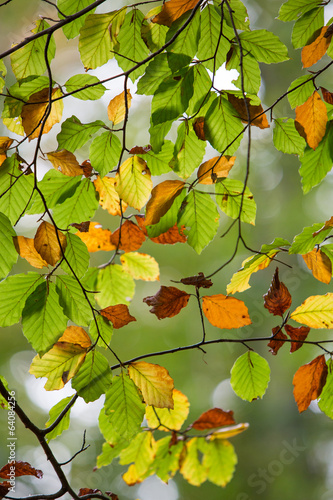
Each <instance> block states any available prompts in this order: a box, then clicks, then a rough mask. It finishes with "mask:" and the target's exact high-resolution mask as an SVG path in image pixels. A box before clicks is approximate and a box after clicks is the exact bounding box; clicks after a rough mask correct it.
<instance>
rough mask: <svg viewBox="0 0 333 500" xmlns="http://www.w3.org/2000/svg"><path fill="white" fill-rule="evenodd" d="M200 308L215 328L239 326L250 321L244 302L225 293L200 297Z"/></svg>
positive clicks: (248, 323)
mask: <svg viewBox="0 0 333 500" xmlns="http://www.w3.org/2000/svg"><path fill="white" fill-rule="evenodd" d="M202 310H203V312H204V315H205V316H206V318H207V319H208V321H209V322H210V323H211V324H212V325H213V326H216V327H217V328H227V329H230V328H241V327H242V326H245V325H250V324H251V323H252V321H251V319H250V316H249V313H248V310H247V307H246V305H245V304H244V302H243V301H242V300H239V299H235V298H234V297H230V296H227V295H222V294H218V295H211V296H204V297H202Z"/></svg>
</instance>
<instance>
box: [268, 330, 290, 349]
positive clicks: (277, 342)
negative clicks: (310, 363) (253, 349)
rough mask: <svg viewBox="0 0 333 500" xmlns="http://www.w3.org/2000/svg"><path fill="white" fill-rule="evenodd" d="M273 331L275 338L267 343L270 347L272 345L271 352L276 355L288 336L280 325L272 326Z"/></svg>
mask: <svg viewBox="0 0 333 500" xmlns="http://www.w3.org/2000/svg"><path fill="white" fill-rule="evenodd" d="M272 333H273V338H272V340H270V341H269V342H268V344H267V345H268V347H270V350H269V352H271V353H272V354H274V355H276V354H277V353H278V351H279V349H280V348H281V347H282V346H283V344H284V343H285V341H286V339H287V338H288V337H287V335H285V334H284V333H283V331H282V329H281V327H280V326H275V327H274V328H272Z"/></svg>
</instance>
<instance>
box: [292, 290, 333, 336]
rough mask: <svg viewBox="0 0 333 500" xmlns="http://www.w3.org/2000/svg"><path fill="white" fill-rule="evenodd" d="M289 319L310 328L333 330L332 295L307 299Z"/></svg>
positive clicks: (327, 294)
mask: <svg viewBox="0 0 333 500" xmlns="http://www.w3.org/2000/svg"><path fill="white" fill-rule="evenodd" d="M290 317H291V319H294V320H295V321H297V322H298V323H303V324H304V325H307V326H309V327H310V328H333V293H326V294H325V295H312V296H311V297H308V298H307V299H306V300H305V301H304V302H303V304H302V305H300V306H299V307H297V309H295V311H294V312H293V313H292V314H291V316H290Z"/></svg>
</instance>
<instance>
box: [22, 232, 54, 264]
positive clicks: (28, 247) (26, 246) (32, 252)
mask: <svg viewBox="0 0 333 500" xmlns="http://www.w3.org/2000/svg"><path fill="white" fill-rule="evenodd" d="M14 243H15V247H16V249H17V252H18V254H19V255H20V256H21V257H22V258H23V259H26V260H27V261H28V262H29V264H31V265H32V266H33V267H36V268H37V269H42V268H43V267H47V266H48V263H47V262H46V260H44V259H43V258H42V257H41V256H40V255H39V253H38V252H37V250H36V248H35V245H34V240H33V238H26V237H25V236H15V237H14Z"/></svg>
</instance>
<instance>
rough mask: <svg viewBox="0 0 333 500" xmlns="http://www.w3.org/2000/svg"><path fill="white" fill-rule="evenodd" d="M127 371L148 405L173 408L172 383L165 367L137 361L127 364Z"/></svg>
mask: <svg viewBox="0 0 333 500" xmlns="http://www.w3.org/2000/svg"><path fill="white" fill-rule="evenodd" d="M128 373H129V376H130V377H131V379H132V380H133V382H134V383H135V385H136V386H137V387H138V388H139V389H140V391H141V392H142V395H143V399H144V401H145V402H146V403H147V404H148V405H152V406H156V407H157V408H171V409H173V407H174V404H173V398H172V392H173V388H174V384H173V380H172V378H171V377H170V375H169V372H168V370H167V369H166V368H163V366H159V365H154V364H152V363H146V362H145V361H138V362H136V363H131V364H130V365H129V367H128Z"/></svg>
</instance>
